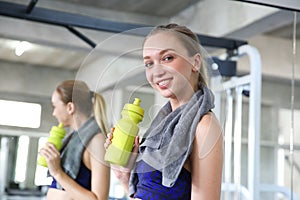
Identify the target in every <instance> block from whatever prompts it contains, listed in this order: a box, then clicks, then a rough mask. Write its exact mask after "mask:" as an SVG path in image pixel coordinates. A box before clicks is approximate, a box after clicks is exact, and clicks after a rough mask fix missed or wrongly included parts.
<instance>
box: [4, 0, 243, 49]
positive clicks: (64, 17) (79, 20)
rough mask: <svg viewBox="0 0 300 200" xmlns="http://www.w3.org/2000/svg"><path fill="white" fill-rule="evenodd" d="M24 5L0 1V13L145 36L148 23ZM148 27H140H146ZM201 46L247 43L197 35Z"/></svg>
mask: <svg viewBox="0 0 300 200" xmlns="http://www.w3.org/2000/svg"><path fill="white" fill-rule="evenodd" d="M26 9H27V8H26V6H24V5H21V4H16V3H10V2H3V1H0V15H3V16H8V17H13V18H18V19H24V20H31V21H35V22H41V23H47V24H52V25H57V26H64V27H66V26H71V27H80V28H86V29H93V30H99V31H106V32H112V33H120V32H124V31H129V30H130V32H128V34H135V35H140V36H145V35H147V34H148V31H149V30H151V29H149V25H143V24H132V23H124V22H113V21H108V20H103V19H98V18H92V17H88V16H83V15H79V14H74V13H67V12H61V11H56V10H50V9H45V8H35V9H34V12H32V13H31V14H26ZM147 27H148V29H141V28H147ZM197 36H198V38H199V39H200V41H201V44H202V45H203V46H210V47H217V48H225V49H229V50H233V49H236V48H238V47H239V46H242V45H245V44H247V42H246V41H242V40H234V39H228V38H218V37H211V36H205V35H200V34H198V35H197Z"/></svg>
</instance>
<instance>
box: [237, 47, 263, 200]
mask: <svg viewBox="0 0 300 200" xmlns="http://www.w3.org/2000/svg"><path fill="white" fill-rule="evenodd" d="M238 52H239V55H240V56H243V55H247V56H248V57H249V61H250V67H251V71H250V76H251V81H250V93H251V94H250V97H249V124H248V188H249V191H250V194H251V195H252V199H253V200H256V199H259V192H260V189H259V188H260V187H259V185H260V179H259V176H260V175H259V174H260V114H261V107H260V106H261V58H260V54H259V52H258V50H257V49H256V48H254V47H252V46H249V45H245V46H241V47H239V49H238Z"/></svg>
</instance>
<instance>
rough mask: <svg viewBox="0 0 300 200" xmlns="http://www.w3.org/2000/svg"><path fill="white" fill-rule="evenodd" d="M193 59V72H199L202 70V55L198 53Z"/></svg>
mask: <svg viewBox="0 0 300 200" xmlns="http://www.w3.org/2000/svg"><path fill="white" fill-rule="evenodd" d="M193 59H194V65H193V68H192V71H193V72H198V71H199V70H200V66H201V56H200V54H199V53H196V54H195V55H194V56H193Z"/></svg>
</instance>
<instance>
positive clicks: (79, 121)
mask: <svg viewBox="0 0 300 200" xmlns="http://www.w3.org/2000/svg"><path fill="white" fill-rule="evenodd" d="M72 118H73V120H72V123H71V128H72V129H73V130H75V131H77V130H78V129H79V128H80V127H81V126H82V125H83V124H84V123H85V122H86V121H87V120H88V117H87V116H85V115H83V114H74V115H73V117H72Z"/></svg>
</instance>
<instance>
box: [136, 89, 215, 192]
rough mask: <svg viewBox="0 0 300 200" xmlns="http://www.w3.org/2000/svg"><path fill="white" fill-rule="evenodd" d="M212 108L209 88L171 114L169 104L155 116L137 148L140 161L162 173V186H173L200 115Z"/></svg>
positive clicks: (212, 99) (211, 95)
mask: <svg viewBox="0 0 300 200" xmlns="http://www.w3.org/2000/svg"><path fill="white" fill-rule="evenodd" d="M213 108H214V95H213V93H212V91H211V90H210V89H208V88H207V87H203V88H202V89H200V90H198V91H197V92H196V93H195V94H194V95H193V96H192V98H191V99H190V100H189V101H188V103H186V104H185V105H182V106H180V107H179V108H177V109H176V110H174V111H172V109H171V104H170V102H168V103H167V104H166V105H165V106H164V107H163V108H162V109H161V110H160V111H159V112H158V114H157V115H156V117H155V119H154V120H153V122H152V124H151V126H150V128H149V129H148V130H147V132H146V133H145V137H146V138H145V139H144V141H143V142H142V144H141V145H140V154H139V156H138V159H137V162H138V161H139V160H141V159H142V160H144V161H145V162H146V163H147V164H149V165H150V166H152V167H153V168H155V169H157V170H160V171H161V172H162V176H163V177H162V185H164V186H166V187H172V186H173V185H174V183H175V181H176V179H177V177H178V175H179V173H180V171H181V169H182V167H183V165H184V163H185V161H186V159H187V157H188V156H189V154H190V153H191V151H192V144H193V141H194V137H195V132H196V128H197V125H198V123H199V121H200V120H201V118H202V116H203V115H205V114H207V113H208V112H209V111H211V109H213Z"/></svg>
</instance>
